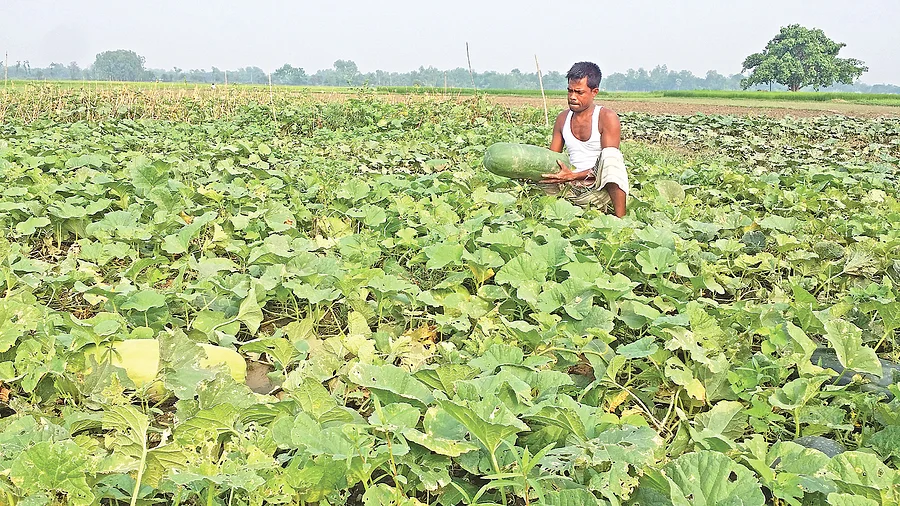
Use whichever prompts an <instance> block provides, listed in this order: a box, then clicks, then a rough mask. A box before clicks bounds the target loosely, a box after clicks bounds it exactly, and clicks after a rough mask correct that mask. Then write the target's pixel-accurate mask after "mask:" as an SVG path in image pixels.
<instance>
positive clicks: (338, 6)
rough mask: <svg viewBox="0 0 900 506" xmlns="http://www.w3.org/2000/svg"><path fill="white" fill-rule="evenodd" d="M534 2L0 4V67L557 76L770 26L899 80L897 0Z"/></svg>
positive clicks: (720, 45) (705, 64)
mask: <svg viewBox="0 0 900 506" xmlns="http://www.w3.org/2000/svg"><path fill="white" fill-rule="evenodd" d="M550 5H551V2H548V1H547V0H543V1H540V2H538V1H532V0H520V1H512V0H502V1H489V0H482V1H471V0H450V1H442V2H429V1H427V0H420V1H417V2H414V1H410V0H402V1H387V2H374V1H359V0H343V1H341V0H337V1H327V0H326V1H303V0H296V1H280V2H279V1H274V0H216V1H206V0H157V1H153V0H148V1H140V2H134V1H127V0H118V1H109V0H69V1H62V0H56V1H51V0H0V53H2V52H5V51H8V52H9V59H10V61H11V62H13V64H14V62H15V61H17V60H26V59H27V60H30V62H31V64H32V66H41V67H44V66H46V65H48V64H49V63H50V62H60V63H65V64H68V63H69V62H71V61H76V62H78V64H79V65H81V66H82V67H86V66H88V65H90V64H91V63H93V61H94V57H95V55H96V54H97V53H99V52H102V51H105V50H110V49H131V50H134V51H136V52H137V53H138V54H140V55H143V56H144V57H146V65H147V66H148V67H151V68H163V69H171V68H172V67H179V68H182V69H185V70H188V69H195V68H202V69H206V70H209V69H210V68H211V67H212V66H216V67H218V68H220V69H235V68H238V67H244V66H249V65H256V66H259V67H262V68H263V69H264V70H266V71H272V70H274V69H276V68H278V67H280V66H281V65H282V64H284V63H290V64H291V65H294V66H297V67H303V68H304V69H306V71H307V72H308V73H313V72H315V71H316V70H319V69H322V68H330V67H331V66H332V63H333V62H334V61H335V60H337V59H348V60H353V61H354V62H356V64H357V65H358V67H359V69H360V70H361V71H363V72H370V71H374V70H377V69H382V70H388V71H397V72H406V71H409V70H412V69H415V68H418V67H419V66H420V65H424V66H429V65H433V66H435V67H438V68H440V69H451V68H456V67H465V66H466V53H465V43H466V42H468V43H469V46H470V51H471V55H472V66H473V67H474V69H475V70H476V71H485V70H497V71H502V72H508V71H509V70H511V69H513V68H518V69H520V70H522V71H523V72H531V71H533V70H534V55H535V54H537V55H538V58H539V60H540V63H541V69H542V70H543V71H544V72H547V71H550V70H559V71H562V72H565V71H566V70H567V69H568V67H569V66H570V65H571V64H572V63H573V62H575V61H579V60H592V61H595V62H597V63H598V64H599V65H600V67H601V69H603V71H604V73H606V74H609V73H612V72H622V71H625V70H627V69H628V68H638V67H645V68H648V69H649V68H652V67H654V66H656V65H659V64H665V65H668V67H669V68H670V69H673V70H683V69H686V70H690V71H692V72H694V73H695V74H697V75H704V74H705V73H706V71H707V70H710V69H714V70H718V71H719V72H721V73H723V74H732V73H736V72H740V70H741V63H742V62H743V59H744V57H746V56H747V55H749V54H750V53H753V52H756V51H761V50H762V49H763V47H764V46H765V44H766V42H767V41H768V40H769V39H771V38H772V37H773V36H775V34H776V33H777V32H778V29H779V27H781V26H784V25H788V24H793V23H799V24H802V25H804V26H807V27H815V28H821V29H823V30H824V31H825V33H826V35H828V36H829V37H831V38H832V39H834V40H836V41H839V42H844V43H846V44H847V47H846V48H844V49H843V50H842V51H841V54H840V56H841V57H844V58H848V57H853V58H858V59H861V60H863V61H865V62H866V64H867V65H868V66H869V69H870V71H869V72H868V73H866V74H864V75H863V76H862V81H863V82H866V83H868V84H877V83H884V82H887V83H894V84H900V58H898V57H897V50H898V48H900V29H898V28H897V22H898V20H900V1H897V0H856V1H852V2H848V1H846V0H815V1H786V0H751V1H744V2H740V3H739V4H738V3H736V2H733V1H729V0H681V1H672V0H620V1H618V2H608V1H607V2H602V1H601V2H567V3H560V4H559V6H558V7H554V8H549V6H550ZM0 57H2V54H0Z"/></svg>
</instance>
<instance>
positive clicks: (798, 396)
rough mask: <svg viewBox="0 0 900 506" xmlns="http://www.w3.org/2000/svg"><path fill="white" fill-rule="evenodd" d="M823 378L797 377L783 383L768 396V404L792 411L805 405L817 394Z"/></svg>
mask: <svg viewBox="0 0 900 506" xmlns="http://www.w3.org/2000/svg"><path fill="white" fill-rule="evenodd" d="M824 381H825V378H823V377H818V378H797V379H795V380H792V381H789V382H787V383H785V384H784V385H783V386H781V387H779V388H778V389H776V390H775V392H774V393H773V394H772V395H770V396H769V404H771V405H772V406H775V407H776V408H781V409H785V410H788V411H792V410H794V409H797V408H799V407H801V406H804V405H806V403H807V402H809V401H810V400H811V399H812V398H813V397H815V396H816V395H818V393H819V387H820V386H821V385H822V383H823V382H824Z"/></svg>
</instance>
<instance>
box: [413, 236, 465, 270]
mask: <svg viewBox="0 0 900 506" xmlns="http://www.w3.org/2000/svg"><path fill="white" fill-rule="evenodd" d="M464 249H465V248H464V247H463V245H462V244H459V243H454V242H450V243H447V242H441V243H436V244H432V245H431V246H426V247H425V248H423V250H422V251H424V252H425V256H426V257H428V262H427V263H426V264H425V267H427V268H428V269H441V268H443V267H446V266H448V265H461V264H462V255H463V251H464Z"/></svg>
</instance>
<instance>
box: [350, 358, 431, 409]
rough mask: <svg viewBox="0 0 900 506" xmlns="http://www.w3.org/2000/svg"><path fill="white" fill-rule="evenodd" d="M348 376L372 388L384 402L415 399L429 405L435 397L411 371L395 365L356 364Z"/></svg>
mask: <svg viewBox="0 0 900 506" xmlns="http://www.w3.org/2000/svg"><path fill="white" fill-rule="evenodd" d="M347 378H348V379H349V380H350V381H352V382H353V383H354V384H356V385H359V386H361V387H366V388H368V389H369V390H372V391H373V392H374V393H375V394H376V395H379V396H380V397H382V403H383V404H389V403H390V402H392V400H393V399H397V400H399V399H403V400H406V401H414V402H415V403H418V404H419V405H421V406H428V405H429V404H431V403H432V401H434V397H433V396H432V395H431V392H430V391H429V390H428V388H426V387H425V385H423V384H422V383H421V382H420V381H418V380H417V379H415V378H414V377H413V376H412V375H411V374H410V373H409V372H407V371H405V370H403V369H401V368H399V367H397V366H394V365H381V366H379V365H369V364H362V363H359V364H356V365H354V366H353V368H352V369H350V372H349V373H348V374H347Z"/></svg>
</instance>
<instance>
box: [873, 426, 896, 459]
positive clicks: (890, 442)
mask: <svg viewBox="0 0 900 506" xmlns="http://www.w3.org/2000/svg"><path fill="white" fill-rule="evenodd" d="M869 444H871V445H872V447H873V448H875V450H877V451H878V453H879V454H880V455H881V456H882V457H883V458H885V459H888V458H891V457H895V458H900V426H898V425H888V426H887V427H885V428H883V429H881V430H880V431H878V432H876V433H875V434H874V435H873V436H872V438H871V439H870V440H869Z"/></svg>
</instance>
